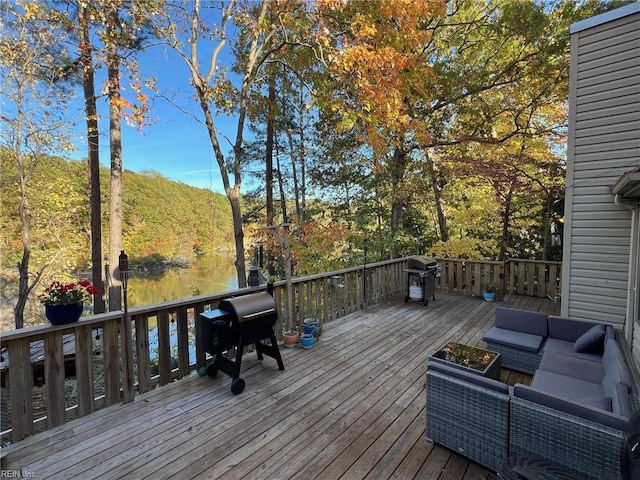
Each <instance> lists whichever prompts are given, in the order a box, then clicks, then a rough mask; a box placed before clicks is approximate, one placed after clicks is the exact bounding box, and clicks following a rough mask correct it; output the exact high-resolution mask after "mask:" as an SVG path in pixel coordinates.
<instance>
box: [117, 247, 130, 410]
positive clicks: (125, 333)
mask: <svg viewBox="0 0 640 480" xmlns="http://www.w3.org/2000/svg"><path fill="white" fill-rule="evenodd" d="M118 270H119V271H120V281H121V282H122V290H123V295H122V297H123V301H124V314H123V315H122V323H121V325H120V336H121V339H122V376H123V378H122V401H123V402H124V403H129V402H132V401H133V397H134V392H133V364H132V361H133V348H132V346H131V334H132V331H131V319H130V318H129V308H128V304H127V285H128V283H129V257H127V254H126V253H124V250H121V251H120V256H119V257H118Z"/></svg>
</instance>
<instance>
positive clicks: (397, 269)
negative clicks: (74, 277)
mask: <svg viewBox="0 0 640 480" xmlns="http://www.w3.org/2000/svg"><path fill="white" fill-rule="evenodd" d="M439 262H440V264H441V266H442V276H441V277H440V278H439V279H438V285H439V288H440V289H441V290H444V291H448V292H450V293H457V294H462V295H478V296H479V295H481V293H482V292H481V288H482V284H483V282H484V281H492V282H494V283H496V284H498V285H499V292H500V294H499V295H500V297H499V298H501V297H502V295H504V293H505V292H514V293H523V294H527V295H535V296H545V295H548V296H552V297H553V295H558V294H559V291H558V289H557V284H558V283H559V282H558V281H557V279H558V275H559V266H558V265H557V264H554V263H548V262H547V263H543V262H533V261H522V260H519V261H510V262H507V263H502V262H481V261H470V260H452V259H439ZM406 265H407V259H406V258H402V259H395V260H389V261H384V262H378V263H374V264H369V265H366V267H363V266H359V267H354V268H347V269H344V270H339V271H334V272H328V273H324V274H319V275H311V276H307V277H301V278H296V279H293V281H292V289H293V294H294V311H293V312H291V314H289V312H287V309H286V301H285V296H286V284H285V282H277V283H275V284H274V298H275V299H276V303H277V305H278V308H279V311H280V316H279V319H278V323H277V324H276V327H275V328H276V332H277V334H278V336H280V335H281V332H282V330H283V329H285V327H287V326H291V325H296V324H297V325H300V324H301V323H302V321H303V320H304V319H305V318H307V317H313V318H319V319H320V320H321V321H322V322H323V323H324V322H327V321H331V320H333V319H336V318H339V317H342V316H344V315H347V314H349V313H351V312H355V311H357V310H360V309H363V308H366V307H367V306H368V305H373V304H376V303H379V302H382V301H386V300H391V299H394V298H398V297H403V296H406V295H407V293H408V292H407V290H408V284H407V274H406V273H405V272H404V269H405V268H406ZM264 289H265V287H256V288H246V289H240V290H233V291H227V292H222V293H217V294H213V295H201V296H198V297H192V298H185V299H182V300H176V301H170V302H165V303H159V304H155V305H149V306H144V307H136V308H132V309H130V310H129V312H128V318H127V319H126V320H127V321H130V322H131V326H132V330H133V338H132V345H133V348H132V349H131V350H132V353H131V358H128V359H123V356H122V352H123V351H126V349H123V348H122V340H123V338H122V335H121V332H123V331H126V329H125V328H123V327H124V325H125V323H124V321H125V318H124V312H122V311H118V312H110V313H104V314H97V315H92V316H89V317H83V318H82V319H81V320H80V321H79V322H77V323H75V324H71V325H64V326H51V325H42V326H37V327H31V328H23V329H19V330H14V331H11V332H6V333H3V334H2V347H3V349H5V348H6V352H5V351H4V350H3V356H6V357H8V359H6V358H5V362H4V363H7V362H8V368H5V369H3V371H2V397H3V401H5V400H7V397H8V402H4V403H5V407H3V409H5V408H6V410H8V411H3V412H2V416H3V418H10V420H11V423H10V426H7V425H5V427H6V428H3V430H4V431H3V432H2V441H3V442H5V441H13V442H16V441H19V440H21V439H22V438H24V437H25V436H27V435H29V434H32V433H33V432H35V431H38V430H43V429H47V428H52V427H54V426H57V425H61V424H63V423H65V422H67V421H69V420H71V419H72V418H76V417H80V416H84V415H87V414H89V413H91V412H93V411H95V410H97V409H99V408H102V407H105V406H109V405H113V404H116V403H118V402H121V401H122V400H123V399H125V398H133V396H134V394H136V393H143V392H147V391H149V390H150V389H152V388H155V387H156V386H158V385H165V384H167V383H170V382H172V381H174V380H176V379H180V378H182V377H185V376H187V375H190V374H191V372H193V371H194V369H197V368H198V367H201V366H205V365H206V360H207V359H206V352H205V351H204V350H203V349H202V348H201V345H200V342H199V341H198V335H197V331H196V330H197V329H196V325H195V319H196V318H198V317H199V315H200V313H202V312H203V311H205V310H208V309H214V308H217V306H218V303H219V302H220V300H222V299H224V298H228V297H230V296H235V295H243V294H247V293H252V292H256V291H260V290H264ZM123 360H127V361H128V363H129V364H130V365H133V369H132V370H133V379H129V378H123V377H124V375H123V368H122V365H123V363H124V362H123ZM42 383H44V385H43V386H40V387H38V386H37V385H41V384H42ZM128 386H129V387H128ZM124 389H128V390H127V391H124ZM129 389H130V390H133V391H130V390H129ZM68 391H73V392H75V394H74V395H71V396H70V395H69V394H68ZM34 398H35V401H34ZM7 403H8V408H7V407H6V404H7Z"/></svg>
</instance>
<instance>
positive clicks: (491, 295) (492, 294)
mask: <svg viewBox="0 0 640 480" xmlns="http://www.w3.org/2000/svg"><path fill="white" fill-rule="evenodd" d="M482 295H483V296H484V300H485V302H493V301H494V300H495V299H496V294H495V292H484V293H483V294H482Z"/></svg>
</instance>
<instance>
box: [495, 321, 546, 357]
mask: <svg viewBox="0 0 640 480" xmlns="http://www.w3.org/2000/svg"><path fill="white" fill-rule="evenodd" d="M483 340H484V341H485V342H491V343H498V344H500V345H506V346H508V347H513V348H519V349H521V350H525V351H527V352H533V353H537V352H538V351H539V350H540V347H541V346H542V343H543V342H544V337H543V336H541V335H533V334H530V333H522V332H516V331H513V330H508V329H506V328H499V327H491V328H490V329H489V331H487V333H486V334H485V335H484V337H483Z"/></svg>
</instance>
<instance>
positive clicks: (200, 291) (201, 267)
mask: <svg viewBox="0 0 640 480" xmlns="http://www.w3.org/2000/svg"><path fill="white" fill-rule="evenodd" d="M233 261H234V260H233V257H203V258H200V259H198V260H197V261H196V262H195V263H193V264H192V265H191V266H190V267H189V268H180V269H172V270H167V271H166V272H164V273H163V274H159V275H154V276H150V277H145V278H136V277H132V278H130V279H129V285H128V288H127V299H128V302H129V307H139V306H143V305H151V304H154V303H160V302H165V301H169V300H178V299H181V298H186V297H191V296H194V295H204V294H208V293H218V292H224V291H226V290H233V289H236V288H238V278H237V273H236V268H235V266H234V264H233Z"/></svg>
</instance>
